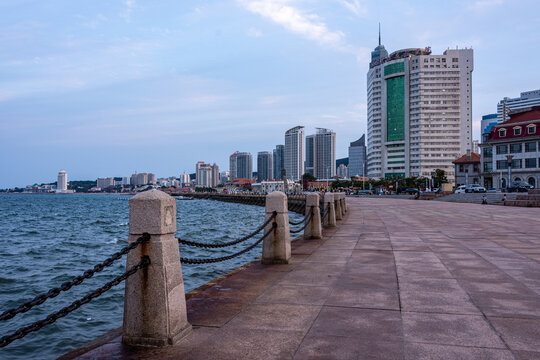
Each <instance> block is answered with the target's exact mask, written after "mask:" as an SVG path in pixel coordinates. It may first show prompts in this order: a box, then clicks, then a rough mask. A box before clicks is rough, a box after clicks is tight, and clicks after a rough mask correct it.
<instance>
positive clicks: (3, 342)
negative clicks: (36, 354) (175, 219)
mask: <svg viewBox="0 0 540 360" xmlns="http://www.w3.org/2000/svg"><path fill="white" fill-rule="evenodd" d="M149 239H150V235H149V234H147V233H144V234H143V235H142V236H140V237H139V238H138V239H137V240H136V241H134V242H132V243H131V244H129V245H128V246H126V247H124V248H123V249H122V250H120V251H118V252H116V253H114V254H113V255H112V256H110V257H109V258H107V259H106V260H105V261H103V262H101V263H99V264H97V265H95V266H94V267H93V268H92V269H89V270H86V271H85V272H84V273H83V274H82V275H80V276H77V277H75V278H74V279H73V280H71V281H67V282H65V283H63V284H62V285H60V287H55V288H52V289H50V290H49V291H48V292H46V293H44V294H41V295H38V296H36V297H35V298H33V299H32V300H30V301H26V302H24V303H23V304H21V305H19V306H18V307H16V308H13V309H9V310H6V311H4V312H3V313H2V314H1V315H0V320H9V319H11V318H13V317H15V316H16V315H17V314H20V313H24V312H27V311H29V310H30V309H32V308H33V307H34V306H37V305H40V304H43V303H44V302H45V301H46V300H47V299H51V298H54V297H56V296H58V295H59V294H60V293H61V292H63V291H68V290H69V289H71V288H72V287H73V286H77V285H80V284H81V283H82V282H83V281H84V280H85V279H89V278H91V277H92V276H94V274H95V273H97V272H100V271H102V270H103V269H104V268H105V267H107V266H110V265H111V264H112V263H114V262H115V261H116V260H118V259H120V258H121V257H122V256H123V255H125V254H127V253H129V252H130V251H131V250H133V249H135V248H136V247H137V246H139V245H140V244H141V243H143V242H145V241H148V240H149ZM149 264H150V258H149V257H147V256H144V257H143V258H142V259H141V261H140V262H139V263H138V264H137V265H135V266H133V267H132V268H130V269H129V270H128V271H126V272H125V273H123V274H122V275H120V276H118V277H116V278H115V279H114V280H112V281H109V282H108V283H106V284H105V285H103V286H102V287H100V288H98V289H96V290H94V291H93V292H91V293H90V294H88V295H86V296H85V297H83V298H82V299H79V300H76V301H74V302H73V303H71V305H69V306H66V307H64V308H62V309H60V310H59V311H57V312H55V313H53V314H50V315H49V316H47V317H46V318H45V319H43V320H39V321H36V322H34V323H32V324H31V325H28V326H25V327H22V328H20V329H19V330H17V331H16V332H14V333H13V334H11V335H7V336H4V337H2V338H0V348H2V347H5V346H7V345H9V344H10V343H11V342H13V341H15V340H17V339H21V338H23V337H25V336H26V335H27V334H29V333H31V332H34V331H37V330H39V329H41V328H42V327H44V326H47V325H49V324H52V323H54V322H55V321H56V320H58V319H60V318H62V317H64V316H66V315H67V314H69V313H71V312H72V311H74V310H76V309H78V308H79V307H81V306H82V305H84V304H86V303H88V302H90V301H91V300H92V299H95V298H97V297H98V296H100V295H101V294H103V293H104V292H106V291H108V290H110V289H111V288H112V287H113V286H116V285H118V284H119V283H121V282H122V281H124V280H125V279H127V278H128V277H129V276H131V275H133V274H135V273H136V272H137V271H138V270H140V269H142V268H145V267H147V266H148V265H149Z"/></svg>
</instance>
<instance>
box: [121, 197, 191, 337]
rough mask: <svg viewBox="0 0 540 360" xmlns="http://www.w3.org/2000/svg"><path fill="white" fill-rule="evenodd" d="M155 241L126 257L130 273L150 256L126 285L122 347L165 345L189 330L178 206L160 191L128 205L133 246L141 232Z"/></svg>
mask: <svg viewBox="0 0 540 360" xmlns="http://www.w3.org/2000/svg"><path fill="white" fill-rule="evenodd" d="M145 232H147V233H149V234H150V235H151V238H150V240H149V241H148V242H145V243H142V244H141V245H139V246H138V247H137V248H136V249H133V250H132V251H131V252H129V253H128V255H127V268H130V267H132V266H133V265H135V264H137V263H138V262H139V261H140V259H141V257H142V256H144V255H148V256H149V257H150V262H151V263H150V265H149V266H148V267H147V268H145V269H142V270H139V271H138V272H137V273H136V274H134V275H132V276H130V277H129V278H127V280H126V288H125V298H124V326H123V331H122V342H123V343H125V344H128V345H136V346H167V345H173V344H175V343H177V342H178V341H179V340H180V339H182V338H183V337H184V336H185V335H187V334H188V333H189V332H190V330H191V325H190V324H189V323H188V321H187V312H186V297H185V293H184V281H183V279H182V268H181V265H180V253H179V250H178V240H176V238H175V235H174V233H175V232H176V201H175V200H174V199H173V198H172V197H170V196H169V195H167V194H165V193H164V192H161V191H159V190H149V191H145V192H143V193H140V194H137V195H135V196H134V197H132V198H131V199H130V200H129V242H130V243H131V242H133V241H135V240H137V238H138V237H139V236H141V235H142V234H143V233H145Z"/></svg>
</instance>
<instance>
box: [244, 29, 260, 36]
mask: <svg viewBox="0 0 540 360" xmlns="http://www.w3.org/2000/svg"><path fill="white" fill-rule="evenodd" d="M247 35H248V36H250V37H254V38H258V37H261V36H262V32H261V31H260V30H259V29H255V28H249V30H248V31H247Z"/></svg>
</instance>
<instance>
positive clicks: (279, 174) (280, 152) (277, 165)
mask: <svg viewBox="0 0 540 360" xmlns="http://www.w3.org/2000/svg"><path fill="white" fill-rule="evenodd" d="M272 155H273V157H274V159H273V160H274V166H273V169H274V178H276V179H282V180H283V171H284V170H285V145H276V148H275V149H274V151H273V154H272Z"/></svg>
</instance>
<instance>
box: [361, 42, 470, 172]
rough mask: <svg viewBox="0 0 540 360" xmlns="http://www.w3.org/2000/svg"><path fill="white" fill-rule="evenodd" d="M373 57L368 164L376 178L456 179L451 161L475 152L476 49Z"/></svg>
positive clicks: (412, 51) (379, 52)
mask: <svg viewBox="0 0 540 360" xmlns="http://www.w3.org/2000/svg"><path fill="white" fill-rule="evenodd" d="M383 50H384V47H383V46H382V45H381V44H380V40H379V46H378V47H377V48H376V49H375V51H373V52H372V54H371V55H372V61H371V63H370V69H369V71H368V74H367V93H368V146H367V147H368V159H367V173H368V176H369V177H373V178H384V177H386V178H390V177H408V176H427V177H429V176H431V174H432V173H433V172H434V171H435V170H436V169H442V170H444V171H445V172H446V174H447V178H448V180H449V181H450V182H452V181H453V180H454V165H453V164H452V161H453V160H454V159H456V158H458V157H459V156H460V155H461V154H463V153H465V152H466V151H467V150H470V149H471V143H472V138H471V137H472V116H471V114H472V111H471V110H472V97H471V93H472V89H471V85H472V82H471V75H472V71H473V50H472V49H460V50H458V49H456V50H450V49H449V50H446V51H445V52H444V53H443V54H442V55H432V54H431V49H430V48H429V47H428V48H425V49H416V48H414V49H403V50H398V51H395V52H393V53H392V54H390V55H389V56H384V55H385V54H386V50H384V51H383Z"/></svg>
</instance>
